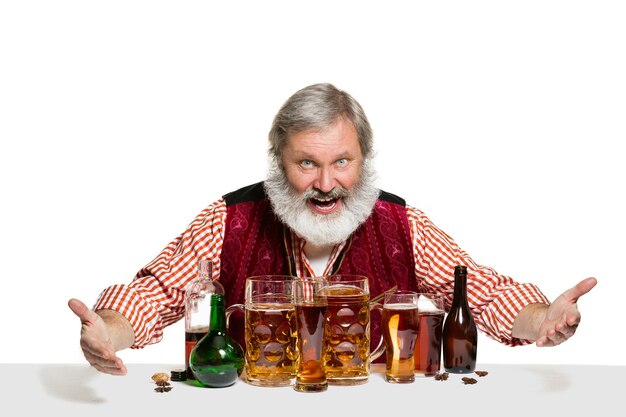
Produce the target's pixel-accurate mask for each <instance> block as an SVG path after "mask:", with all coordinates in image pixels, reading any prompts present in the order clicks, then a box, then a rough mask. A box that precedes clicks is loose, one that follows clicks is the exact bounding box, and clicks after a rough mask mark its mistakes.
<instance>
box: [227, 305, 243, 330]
mask: <svg viewBox="0 0 626 417" xmlns="http://www.w3.org/2000/svg"><path fill="white" fill-rule="evenodd" d="M235 311H241V312H242V313H243V312H244V306H243V304H233V305H232V306H230V307H228V308H227V309H226V330H230V326H229V323H230V315H231V314H233V313H234V312H235Z"/></svg>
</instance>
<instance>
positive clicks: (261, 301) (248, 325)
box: [226, 275, 298, 387]
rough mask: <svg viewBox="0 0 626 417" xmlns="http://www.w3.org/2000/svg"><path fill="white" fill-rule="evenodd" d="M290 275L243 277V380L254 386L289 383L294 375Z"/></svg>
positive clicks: (228, 312) (231, 309) (238, 307)
mask: <svg viewBox="0 0 626 417" xmlns="http://www.w3.org/2000/svg"><path fill="white" fill-rule="evenodd" d="M292 280H293V277H290V276H283V275H263V276H254V277H249V278H247V279H246V287H245V300H244V302H245V305H242V304H233V305H232V306H230V307H228V309H227V310H226V320H227V322H228V319H229V317H230V315H231V314H232V313H233V312H234V311H237V310H239V311H243V312H244V317H245V319H244V328H245V331H244V335H245V336H244V337H245V344H246V349H245V350H246V355H245V365H244V371H245V381H246V382H247V383H249V384H251V385H256V386H274V387H278V386H288V385H291V384H292V382H293V379H294V378H295V376H296V363H297V356H298V355H297V351H296V341H297V334H296V326H295V306H294V304H293V294H292Z"/></svg>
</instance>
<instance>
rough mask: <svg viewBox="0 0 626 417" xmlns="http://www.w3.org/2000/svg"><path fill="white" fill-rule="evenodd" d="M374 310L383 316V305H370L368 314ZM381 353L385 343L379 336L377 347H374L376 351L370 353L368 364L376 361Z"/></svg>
mask: <svg viewBox="0 0 626 417" xmlns="http://www.w3.org/2000/svg"><path fill="white" fill-rule="evenodd" d="M374 310H378V311H379V312H380V314H381V317H382V314H383V305H382V304H380V303H376V302H374V303H370V313H371V312H372V311H374ZM370 316H371V314H370ZM383 353H385V342H384V340H383V337H382V335H381V337H380V340H379V341H378V346H376V349H374V350H373V351H372V352H371V353H370V362H374V361H375V360H376V359H378V358H379V357H380V356H381V355H382V354H383Z"/></svg>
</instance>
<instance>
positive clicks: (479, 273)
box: [94, 199, 549, 348]
mask: <svg viewBox="0 0 626 417" xmlns="http://www.w3.org/2000/svg"><path fill="white" fill-rule="evenodd" d="M406 212H407V217H408V222H409V227H410V229H411V238H412V242H413V256H414V260H415V275H416V276H417V277H418V288H419V290H420V291H423V292H434V293H440V294H444V296H445V299H446V308H449V306H450V304H451V303H452V295H453V292H454V291H453V290H454V276H453V274H452V272H451V271H454V266H455V265H466V266H467V268H468V280H467V296H468V301H469V304H470V308H471V309H472V313H473V315H474V319H475V321H476V325H477V326H478V328H479V329H480V330H482V331H483V332H484V333H485V334H486V335H487V336H489V337H491V338H493V339H495V340H498V341H500V342H501V343H503V344H506V345H510V346H516V345H522V344H527V343H530V341H528V340H521V339H516V338H513V337H512V336H511V329H512V327H513V321H514V320H515V317H516V316H517V313H518V312H519V311H520V310H521V309H522V308H523V307H524V306H526V305H528V304H530V303H546V304H548V303H549V301H548V299H547V298H546V297H545V295H544V294H543V293H542V292H541V291H540V290H539V288H537V287H536V286H535V285H534V284H522V283H517V282H515V281H514V280H513V279H512V278H510V277H508V276H504V275H499V274H498V273H497V272H496V271H494V270H493V269H491V268H487V267H485V266H481V265H478V264H476V263H475V262H474V261H473V260H472V259H471V258H470V257H469V255H468V254H467V253H465V252H464V251H463V250H461V249H460V248H459V247H458V245H457V244H456V243H455V242H454V241H453V240H452V238H450V237H449V236H448V235H446V234H445V233H444V232H443V231H441V230H440V229H438V228H437V227H436V226H435V225H434V224H433V223H432V222H431V221H430V220H429V219H428V218H427V217H426V216H425V215H424V213H422V212H421V211H420V210H417V209H415V208H413V207H410V206H407V207H406ZM225 222H226V203H225V201H224V199H220V200H218V201H216V202H215V203H213V204H211V205H210V206H209V207H207V208H206V209H204V210H203V211H202V212H201V213H200V214H199V215H198V216H197V217H196V218H195V219H194V221H193V222H192V223H191V224H190V225H189V227H188V228H187V230H185V231H184V232H183V233H182V234H181V235H180V236H178V237H177V238H176V239H175V240H174V241H172V242H171V243H170V244H169V245H167V247H166V248H165V249H163V251H162V252H161V253H160V254H159V255H158V256H157V257H156V258H155V259H154V260H153V261H152V262H150V263H149V264H148V265H146V267H144V268H143V269H142V270H141V271H139V273H138V274H137V276H135V278H134V279H133V280H132V282H131V283H130V284H128V285H126V284H119V285H113V286H111V287H108V288H106V289H105V290H104V291H103V292H102V293H101V294H100V296H99V298H98V300H97V301H96V304H95V306H94V310H99V309H110V310H115V311H118V312H120V313H121V314H123V315H124V316H125V317H126V318H127V319H128V320H129V321H130V323H131V325H132V326H133V329H134V331H135V343H134V344H133V346H132V348H142V347H144V346H146V345H148V344H152V343H157V342H159V341H160V340H161V339H162V337H163V329H164V328H165V327H166V326H168V325H171V324H173V323H175V322H176V321H178V320H180V319H181V318H183V317H184V313H185V311H184V294H185V289H186V288H187V286H188V285H189V283H190V282H191V281H193V280H194V279H195V278H196V277H197V271H196V266H197V261H198V259H210V260H212V261H213V265H214V268H213V277H214V279H218V278H219V274H220V255H221V251H222V245H223V241H224V230H225ZM291 239H292V245H291V247H292V248H294V253H293V255H294V258H295V261H296V265H297V274H298V276H300V277H304V276H314V275H315V273H314V272H313V268H312V267H311V266H310V264H309V262H308V260H307V257H306V253H305V250H304V247H305V243H306V242H305V241H304V240H302V239H300V238H299V237H298V236H297V235H296V234H295V233H291ZM344 245H345V243H343V244H340V245H337V246H336V247H334V248H333V250H332V252H331V254H330V257H329V259H328V263H327V269H328V268H329V266H330V265H332V264H333V263H334V261H335V259H336V257H337V255H338V254H339V253H340V252H341V249H342V248H343V246H344Z"/></svg>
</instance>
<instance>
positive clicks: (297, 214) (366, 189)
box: [264, 157, 380, 246]
mask: <svg viewBox="0 0 626 417" xmlns="http://www.w3.org/2000/svg"><path fill="white" fill-rule="evenodd" d="M375 177H376V173H375V171H374V169H373V168H372V166H371V161H370V160H369V159H367V160H365V161H363V166H362V170H361V178H360V180H359V182H358V184H357V185H356V186H355V187H354V190H352V191H349V190H346V189H344V188H339V189H335V196H336V197H343V198H342V203H343V204H342V206H341V207H340V210H339V211H338V212H337V213H331V214H318V213H315V212H313V211H312V210H311V209H310V208H309V207H308V204H307V202H308V200H309V199H310V198H315V197H319V196H320V193H318V192H317V191H314V190H308V191H305V192H304V193H302V194H298V193H297V192H296V191H295V190H294V189H293V188H292V187H291V185H290V184H289V182H288V181H287V176H286V175H285V173H284V171H283V169H282V167H281V166H280V164H279V163H278V161H277V160H276V158H275V157H270V161H269V170H268V178H267V180H266V181H265V183H264V184H265V192H266V194H267V197H268V198H269V201H270V203H271V204H272V208H273V209H274V213H276V215H277V216H278V218H279V219H280V220H281V221H282V222H283V223H284V224H286V225H287V226H289V227H290V228H291V229H292V230H293V231H295V232H296V233H297V234H298V236H300V237H301V238H303V239H304V240H306V241H307V243H311V244H313V245H315V246H327V245H337V244H339V243H341V242H343V241H344V240H346V239H348V237H350V235H351V234H352V233H354V231H355V230H356V229H357V228H358V227H359V226H360V225H361V224H362V223H363V222H364V221H365V220H366V219H367V218H368V217H369V215H370V214H371V212H372V209H373V208H374V204H376V200H377V199H378V196H379V194H380V190H379V189H378V188H376V187H375V186H374V180H375Z"/></svg>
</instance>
